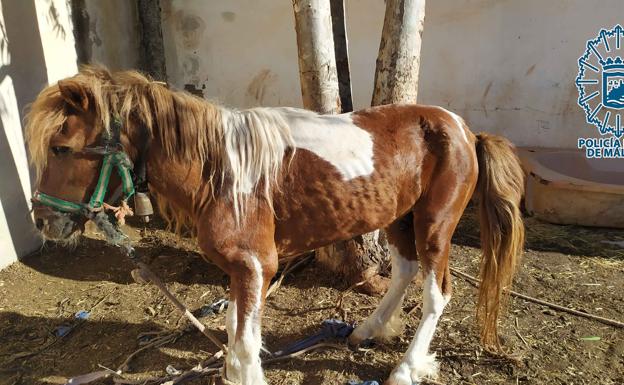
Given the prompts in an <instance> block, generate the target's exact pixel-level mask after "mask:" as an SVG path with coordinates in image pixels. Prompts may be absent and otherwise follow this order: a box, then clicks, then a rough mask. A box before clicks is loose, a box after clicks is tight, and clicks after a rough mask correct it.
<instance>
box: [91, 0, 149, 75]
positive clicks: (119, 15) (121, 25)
mask: <svg viewBox="0 0 624 385" xmlns="http://www.w3.org/2000/svg"><path fill="white" fill-rule="evenodd" d="M85 11H86V13H87V15H88V18H89V36H88V39H87V40H88V47H85V48H86V49H87V50H88V51H89V53H90V57H91V62H92V63H97V64H102V65H105V66H107V67H108V68H110V69H112V70H122V69H135V68H137V67H138V66H139V34H138V27H139V26H138V16H137V8H136V2H135V1H128V0H104V1H102V0H86V1H85Z"/></svg>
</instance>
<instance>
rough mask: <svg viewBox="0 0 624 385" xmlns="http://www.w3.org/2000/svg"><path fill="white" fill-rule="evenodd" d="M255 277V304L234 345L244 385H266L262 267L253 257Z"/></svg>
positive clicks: (253, 280)
mask: <svg viewBox="0 0 624 385" xmlns="http://www.w3.org/2000/svg"><path fill="white" fill-rule="evenodd" d="M250 261H251V262H252V265H253V272H254V276H253V277H250V282H249V285H250V288H251V290H252V291H253V293H252V295H253V296H252V298H250V300H251V301H252V303H253V306H252V308H251V309H250V311H249V312H248V313H247V314H245V316H244V317H243V320H240V319H239V320H238V322H239V323H242V324H243V327H242V330H241V335H237V336H236V337H237V338H236V342H235V343H234V352H235V353H236V356H237V358H238V360H239V362H240V368H241V369H240V373H241V376H240V377H241V384H242V385H265V384H266V380H265V379H264V374H263V373H262V367H261V365H260V349H261V348H262V336H261V335H260V305H261V303H262V285H263V281H264V279H263V275H262V265H261V264H260V261H259V260H258V258H257V257H256V256H254V255H252V256H251V258H250Z"/></svg>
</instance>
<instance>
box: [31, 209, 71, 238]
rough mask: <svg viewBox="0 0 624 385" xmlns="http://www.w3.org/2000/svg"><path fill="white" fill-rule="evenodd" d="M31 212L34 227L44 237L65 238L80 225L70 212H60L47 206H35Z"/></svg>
mask: <svg viewBox="0 0 624 385" xmlns="http://www.w3.org/2000/svg"><path fill="white" fill-rule="evenodd" d="M33 214H34V220H35V227H37V230H39V231H40V232H41V234H43V236H44V237H45V238H46V239H50V240H65V239H67V238H69V237H71V236H72V235H73V234H74V233H75V232H76V231H77V230H78V229H80V227H81V226H80V224H79V223H78V222H76V221H75V220H74V219H73V218H72V215H71V214H68V213H61V212H58V211H55V210H52V209H50V208H49V207H45V206H35V208H34V210H33Z"/></svg>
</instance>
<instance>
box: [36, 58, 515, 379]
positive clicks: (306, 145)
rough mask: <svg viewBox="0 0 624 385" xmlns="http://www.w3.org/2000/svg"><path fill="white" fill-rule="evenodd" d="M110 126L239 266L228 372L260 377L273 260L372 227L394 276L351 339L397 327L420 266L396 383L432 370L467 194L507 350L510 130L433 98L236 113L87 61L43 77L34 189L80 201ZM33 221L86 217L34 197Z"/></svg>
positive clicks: (80, 223) (203, 242)
mask: <svg viewBox="0 0 624 385" xmlns="http://www.w3.org/2000/svg"><path fill="white" fill-rule="evenodd" d="M112 122H118V123H119V124H118V125H117V126H115V125H114V124H112ZM113 127H118V128H117V129H114V128H113ZM112 131H116V132H112ZM113 134H115V135H117V136H118V143H117V145H118V147H119V151H120V152H122V153H123V154H125V155H127V157H128V158H129V160H130V161H132V162H139V159H141V158H142V159H143V160H142V162H144V163H145V166H146V169H147V181H148V185H149V190H150V192H151V194H152V195H154V196H155V197H156V199H157V200H158V203H159V205H160V206H161V208H162V210H163V212H164V213H170V214H171V215H172V216H173V217H172V219H174V220H176V221H177V222H178V223H182V224H185V225H188V226H189V227H191V228H192V229H193V230H194V232H195V234H196V236H197V241H198V244H199V246H200V247H201V249H202V251H203V252H204V253H205V255H206V257H207V258H209V259H210V260H211V261H212V262H214V263H215V264H216V265H217V266H218V267H220V268H221V269H223V271H224V272H226V273H227V274H228V275H229V277H230V305H229V307H228V310H227V317H226V324H227V325H226V329H227V335H228V342H227V346H228V354H227V357H226V359H225V363H224V378H226V379H227V380H229V381H231V382H234V383H240V384H243V385H262V384H266V380H265V378H264V375H263V371H262V367H261V360H260V357H259V353H260V350H261V345H262V338H261V316H262V310H263V306H264V298H265V293H266V291H267V288H268V286H269V283H270V281H271V279H272V278H273V277H274V275H275V274H276V271H277V269H278V261H279V258H280V257H288V256H295V255H298V254H302V253H304V252H307V251H310V250H313V249H315V248H318V247H321V246H324V245H328V244H331V243H333V242H336V241H340V240H347V239H349V238H352V237H354V236H356V235H358V234H363V233H367V232H370V231H373V230H376V229H384V230H385V232H386V234H387V240H388V244H389V249H390V252H391V256H392V277H391V283H390V286H389V289H388V291H387V293H386V294H385V295H384V297H383V299H382V300H381V302H380V303H379V306H378V307H377V308H376V310H374V311H373V312H372V314H371V315H370V316H369V317H368V318H367V319H366V320H365V321H364V322H362V323H361V324H359V325H358V326H357V327H356V329H355V330H354V331H353V333H352V334H351V335H350V337H349V341H348V342H349V344H350V345H352V346H357V345H359V344H360V343H362V342H363V341H365V340H369V339H375V338H389V337H392V336H394V335H397V334H398V333H401V320H400V313H401V308H402V307H401V304H402V301H403V297H404V293H405V290H406V288H407V286H408V285H409V283H410V282H411V281H412V279H413V278H414V277H415V275H416V274H417V272H418V271H419V268H420V269H422V272H423V277H424V284H423V307H422V318H421V320H420V324H419V326H418V328H417V330H416V331H415V333H414V337H413V339H412V341H411V343H410V345H409V347H408V349H407V351H406V352H405V354H404V356H403V358H402V359H401V360H400V362H398V363H397V365H396V367H395V368H394V369H393V370H392V372H391V373H390V375H389V378H388V379H387V381H386V384H387V385H411V384H412V382H414V381H418V380H420V379H422V378H423V377H425V376H434V375H435V373H436V370H437V363H436V361H435V359H434V356H435V355H434V354H431V353H430V352H429V345H430V342H431V340H432V338H433V336H434V332H435V329H436V325H437V323H438V320H439V318H440V316H441V315H442V312H443V310H444V308H445V306H446V305H447V304H448V302H449V300H450V298H451V276H450V271H449V250H450V245H451V236H452V234H453V232H454V230H455V227H456V225H457V223H458V221H459V219H460V217H461V215H462V213H463V211H464V209H465V208H466V206H467V205H468V203H469V201H470V200H471V199H472V198H474V200H475V201H476V202H477V204H478V207H479V208H478V210H479V218H480V226H481V247H482V249H483V257H482V261H481V266H480V278H481V285H480V288H479V297H478V303H477V315H478V317H477V319H478V321H479V324H480V327H481V339H482V341H483V343H484V344H486V345H487V346H499V347H500V345H499V339H498V332H497V319H498V317H499V313H500V310H499V309H500V308H501V305H502V304H503V302H504V293H503V289H504V288H506V287H508V286H509V285H510V284H511V282H512V278H513V274H514V271H515V269H516V266H517V263H518V260H519V257H520V254H521V252H522V247H523V241H524V227H523V222H522V216H521V212H520V209H519V205H520V200H521V197H522V194H523V189H524V174H523V171H522V169H521V167H520V163H519V161H518V158H517V156H516V154H515V152H514V147H513V145H512V144H511V143H510V142H509V141H508V140H506V139H504V138H502V137H499V136H494V135H489V134H484V133H482V134H478V135H474V134H473V133H472V132H471V131H470V130H469V128H468V126H467V125H466V123H465V122H464V120H463V119H462V118H461V117H459V116H458V115H456V114H455V113H453V112H450V111H448V110H446V109H443V108H441V107H436V106H425V105H416V104H391V105H384V106H378V107H371V108H366V109H364V110H360V111H357V112H353V113H346V114H341V115H331V116H330V115H318V114H316V113H314V112H310V111H306V110H302V109H296V108H252V109H245V110H234V109H228V108H225V107H223V106H220V105H218V104H216V103H211V102H208V101H206V100H203V99H201V98H198V97H196V96H193V95H190V94H188V93H184V92H179V91H173V90H170V89H169V88H168V87H167V86H166V85H165V84H163V83H159V82H155V81H153V80H151V79H149V78H148V77H146V76H144V75H142V74H140V73H139V72H135V71H121V72H110V71H108V70H107V69H105V68H103V67H85V68H82V69H81V71H80V72H79V73H78V74H77V75H75V76H73V77H70V78H67V79H64V80H61V81H59V82H58V83H57V84H53V85H51V86H48V87H47V88H45V89H44V90H43V91H42V92H41V93H40V94H39V96H38V97H37V99H36V100H35V101H34V102H33V104H32V106H31V108H30V110H29V112H28V114H27V118H26V137H27V143H28V147H29V152H30V159H31V160H32V162H33V165H34V167H35V169H36V171H37V190H38V192H39V193H41V194H47V196H52V197H56V198H57V199H58V200H61V201H63V202H65V201H68V202H78V204H84V202H86V201H87V200H88V198H89V196H91V194H92V193H93V190H94V188H95V187H96V185H97V184H98V175H99V168H100V166H101V164H102V156H101V154H98V153H97V151H86V149H89V148H93V147H94V146H97V144H98V143H101V142H102V140H103V138H110V137H111V136H114V135H113ZM119 183H120V181H119V179H111V184H112V185H119ZM34 218H35V222H36V225H37V227H38V228H39V230H40V231H41V232H42V234H43V235H44V237H46V238H48V239H51V240H58V241H67V240H68V239H72V238H74V237H76V234H79V233H80V232H81V230H82V229H83V228H84V223H85V221H86V220H87V218H88V216H87V217H85V216H83V215H77V214H71V213H64V212H62V210H58V209H55V208H52V207H49V206H47V205H44V204H37V202H35V204H34Z"/></svg>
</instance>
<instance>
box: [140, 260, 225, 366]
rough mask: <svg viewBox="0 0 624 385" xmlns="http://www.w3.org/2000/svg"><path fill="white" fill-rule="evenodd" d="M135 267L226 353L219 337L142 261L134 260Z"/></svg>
mask: <svg viewBox="0 0 624 385" xmlns="http://www.w3.org/2000/svg"><path fill="white" fill-rule="evenodd" d="M136 265H137V267H138V268H139V269H140V270H141V274H142V276H143V277H144V278H146V279H147V280H149V281H150V282H152V283H153V284H154V285H156V287H158V289H160V291H161V292H162V293H163V294H164V295H165V297H167V299H168V300H169V302H171V303H172V304H173V305H174V306H175V307H176V308H177V309H178V310H179V311H181V312H182V313H183V314H184V316H185V317H186V318H187V319H188V320H189V321H191V323H192V324H193V325H194V326H195V327H196V328H197V329H199V331H200V332H202V334H203V335H205V336H206V337H208V339H209V340H210V341H212V343H214V344H215V345H216V346H217V347H218V348H219V349H221V350H223V351H224V352H225V353H226V354H227V347H226V346H225V345H224V344H223V342H221V340H219V338H218V337H217V336H216V335H215V334H214V333H212V332H211V331H210V330H208V329H207V328H206V326H204V324H203V323H201V322H200V321H199V320H198V319H197V318H196V317H195V316H194V315H193V313H191V312H190V311H189V310H188V309H187V307H186V306H184V304H183V303H182V302H180V301H179V300H178V299H177V298H176V297H175V296H174V295H173V294H171V292H170V291H169V290H167V286H165V284H164V283H163V282H162V281H161V280H160V278H158V277H157V276H156V275H155V274H154V273H152V271H151V270H150V269H149V267H147V265H146V264H144V263H143V262H138V261H137V262H136Z"/></svg>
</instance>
